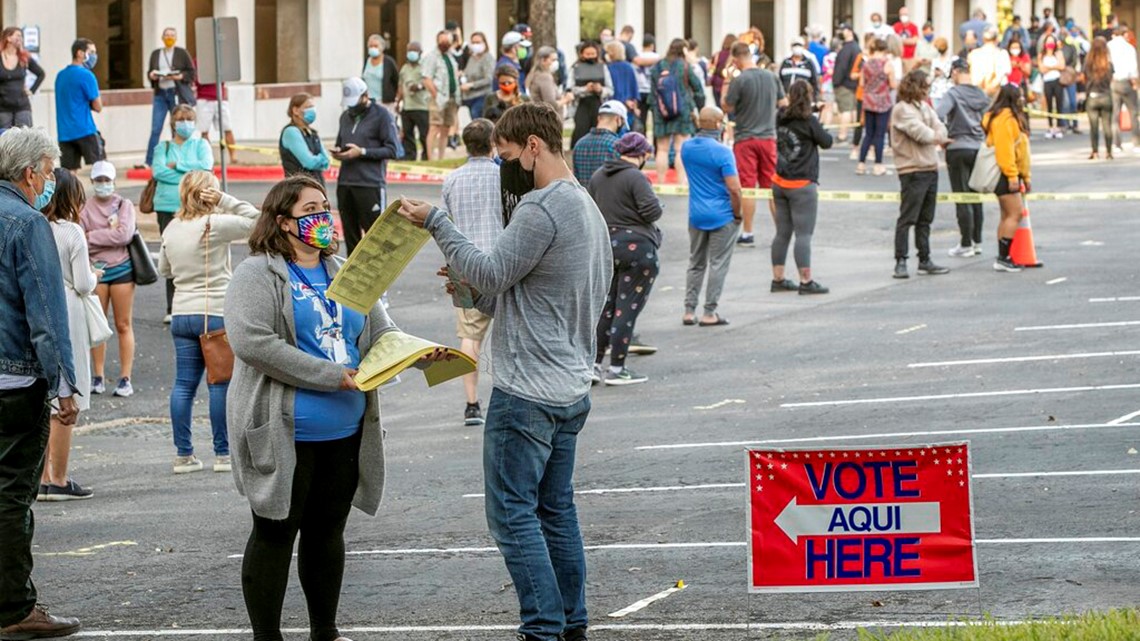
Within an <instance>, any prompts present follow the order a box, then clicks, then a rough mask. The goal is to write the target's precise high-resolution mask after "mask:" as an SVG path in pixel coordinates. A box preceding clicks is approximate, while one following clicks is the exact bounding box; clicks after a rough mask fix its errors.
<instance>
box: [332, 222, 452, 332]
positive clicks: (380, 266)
mask: <svg viewBox="0 0 1140 641" xmlns="http://www.w3.org/2000/svg"><path fill="white" fill-rule="evenodd" d="M398 209H400V201H399V200H396V201H394V202H393V203H392V204H390V205H388V208H387V209H385V210H384V213H382V214H380V217H379V218H377V219H376V222H374V223H372V227H370V228H369V229H368V233H367V234H365V235H364V238H363V239H361V241H360V244H359V245H357V246H356V249H355V250H354V251H353V252H352V255H351V256H349V257H348V261H347V262H345V264H344V266H342V267H341V268H340V271H338V272H337V273H336V277H335V278H333V282H332V285H330V286H329V292H328V294H329V298H331V299H333V300H335V301H336V302H338V303H343V304H344V305H346V306H348V307H351V308H352V309H355V310H356V311H358V312H360V313H361V314H367V313H368V312H369V311H370V310H371V309H372V306H373V305H375V304H376V301H378V300H380V296H381V295H382V294H383V293H384V292H386V291H388V288H389V287H391V286H392V283H394V282H396V279H397V278H399V277H400V273H401V272H403V271H404V269H405V268H407V266H408V263H410V262H412V259H413V258H415V256H416V254H418V253H419V251H420V249H422V248H423V246H424V244H425V243H427V241H428V239H429V238H431V234H429V233H428V232H427V231H425V230H423V229H420V228H419V227H416V226H415V225H413V224H411V223H410V222H408V221H407V220H406V219H405V218H404V217H403V216H401V215H400V214H399V213H397V210H398Z"/></svg>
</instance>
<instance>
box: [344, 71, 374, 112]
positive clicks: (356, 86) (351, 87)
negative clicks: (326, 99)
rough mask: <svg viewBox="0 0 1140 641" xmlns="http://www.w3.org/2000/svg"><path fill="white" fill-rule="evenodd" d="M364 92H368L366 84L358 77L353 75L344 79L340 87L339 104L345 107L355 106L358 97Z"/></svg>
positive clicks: (358, 99) (358, 100)
mask: <svg viewBox="0 0 1140 641" xmlns="http://www.w3.org/2000/svg"><path fill="white" fill-rule="evenodd" d="M366 93H368V85H366V84H364V81H363V80H361V79H360V78H357V77H355V76H353V77H352V78H349V79H348V80H345V81H344V85H343V87H342V88H341V99H340V106H341V107H343V108H345V109H348V108H349V107H355V106H356V104H357V103H359V102H360V97H361V96H363V95H364V94H366Z"/></svg>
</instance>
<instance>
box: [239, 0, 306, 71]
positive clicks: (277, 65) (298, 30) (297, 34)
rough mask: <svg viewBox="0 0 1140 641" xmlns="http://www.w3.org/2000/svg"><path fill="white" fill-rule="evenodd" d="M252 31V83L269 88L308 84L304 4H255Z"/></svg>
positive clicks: (294, 0)
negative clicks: (268, 86)
mask: <svg viewBox="0 0 1140 641" xmlns="http://www.w3.org/2000/svg"><path fill="white" fill-rule="evenodd" d="M253 31H254V40H255V43H254V60H255V66H254V82H256V83H257V84H273V83H284V82H306V81H307V80H308V78H309V3H308V0H257V4H256V5H255V6H254V17H253ZM279 45H280V46H279Z"/></svg>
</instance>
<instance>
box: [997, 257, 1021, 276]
mask: <svg viewBox="0 0 1140 641" xmlns="http://www.w3.org/2000/svg"><path fill="white" fill-rule="evenodd" d="M994 271H995V272H1012V273H1017V272H1019V271H1021V266H1020V265H1018V264H1017V263H1015V262H1013V261H1012V260H1010V259H1009V258H998V259H997V260H995V261H994Z"/></svg>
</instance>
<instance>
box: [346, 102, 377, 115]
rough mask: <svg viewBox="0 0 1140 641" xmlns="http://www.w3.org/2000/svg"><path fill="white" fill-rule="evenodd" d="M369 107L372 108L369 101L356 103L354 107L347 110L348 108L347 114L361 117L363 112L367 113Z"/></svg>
mask: <svg viewBox="0 0 1140 641" xmlns="http://www.w3.org/2000/svg"><path fill="white" fill-rule="evenodd" d="M370 106H372V101H371V100H369V101H366V102H358V103H356V104H355V105H353V106H351V107H349V108H348V111H349V112H350V113H351V114H352V115H353V116H361V115H363V114H364V112H365V111H367V110H368V108H369V107H370Z"/></svg>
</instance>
